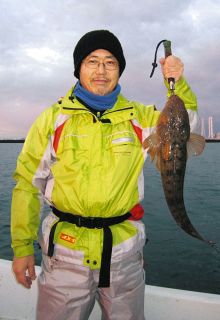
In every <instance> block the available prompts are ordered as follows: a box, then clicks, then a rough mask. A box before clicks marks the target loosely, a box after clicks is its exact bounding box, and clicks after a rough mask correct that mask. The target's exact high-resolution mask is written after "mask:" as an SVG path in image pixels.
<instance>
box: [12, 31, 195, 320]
mask: <svg viewBox="0 0 220 320" xmlns="http://www.w3.org/2000/svg"><path fill="white" fill-rule="evenodd" d="M73 56H74V65H75V72H74V75H75V76H76V78H78V79H79V81H78V82H77V83H76V85H75V86H74V87H73V88H71V89H70V91H69V92H68V93H67V95H66V96H65V97H64V98H63V99H61V100H60V101H58V102H57V103H55V104H54V105H53V106H52V107H50V108H48V109H46V110H45V111H44V112H43V113H42V114H41V115H40V116H39V117H38V119H37V120H36V121H35V123H34V124H33V126H32V128H31V129H30V131H29V133H28V136H27V138H26V141H25V144H24V147H23V149H22V152H21V154H20V156H19V158H18V162H17V168H16V172H15V175H14V177H15V179H16V180H17V185H16V187H15V189H14V192H13V199H12V247H13V250H14V261H13V271H14V273H15V276H16V279H17V281H18V282H19V283H21V284H22V285H24V286H25V287H26V288H30V287H31V283H32V280H34V279H35V278H36V276H35V270H34V264H35V262H34V249H33V241H34V240H36V238H37V232H38V228H39V223H40V221H39V220H40V218H39V216H40V214H39V213H40V197H43V198H44V200H46V201H47V202H48V203H49V204H50V206H51V213H50V214H48V215H47V216H46V218H44V219H43V221H42V224H41V228H40V236H39V238H40V240H39V241H40V245H41V248H42V273H41V275H40V276H39V278H38V287H39V298H38V306H37V319H41V320H43V319H47V320H50V319H56V320H59V319H60V320H61V319H62V320H63V319H65V320H67V319H74V320H77V319H83V320H85V319H88V318H89V315H90V313H91V311H92V309H93V306H94V302H95V298H97V300H98V302H99V304H100V306H101V309H102V314H103V319H111V320H113V319H121V320H123V319H126V320H128V319H135V320H143V319H144V288H145V281H144V271H143V262H142V260H143V259H142V250H143V246H144V244H145V230H144V225H143V223H142V222H141V218H142V217H143V214H144V212H143V208H142V207H141V205H140V201H141V200H142V199H143V196H144V193H143V173H142V169H143V165H144V161H145V158H146V151H145V150H143V147H142V142H143V140H144V139H145V138H146V137H147V136H148V135H149V134H150V133H151V132H152V130H153V128H154V127H155V125H156V123H157V119H158V117H159V114H160V112H159V111H156V110H155V108H154V106H152V105H150V106H144V105H143V104H141V103H138V102H133V101H128V100H127V99H126V98H124V97H123V96H122V95H121V93H120V91H121V87H120V85H119V84H118V81H119V78H120V76H121V74H122V73H123V71H124V69H125V65H126V61H125V58H124V54H123V50H122V47H121V44H120V42H119V40H118V39H117V38H116V37H115V36H114V35H113V34H112V33H111V32H109V31H107V30H97V31H92V32H89V33H87V34H85V35H84V36H83V37H82V38H81V39H80V40H79V42H78V43H77V45H76V47H75V50H74V55H73ZM160 62H161V66H162V71H163V75H164V77H165V79H168V78H169V77H173V78H175V80H176V94H177V95H179V96H180V97H181V98H182V99H183V101H184V102H185V105H186V108H187V109H188V111H189V113H190V119H191V123H192V130H194V128H195V126H196V123H197V106H196V98H195V96H194V94H193V93H192V91H191V90H190V88H189V86H188V84H187V83H186V81H185V80H184V78H183V77H182V73H183V64H182V62H181V61H180V59H178V58H177V57H174V56H170V57H169V58H167V59H166V60H165V59H161V61H160ZM165 82H166V81H165ZM166 84H167V82H166ZM169 94H170V92H169V89H168V95H169ZM26 272H27V274H26Z"/></svg>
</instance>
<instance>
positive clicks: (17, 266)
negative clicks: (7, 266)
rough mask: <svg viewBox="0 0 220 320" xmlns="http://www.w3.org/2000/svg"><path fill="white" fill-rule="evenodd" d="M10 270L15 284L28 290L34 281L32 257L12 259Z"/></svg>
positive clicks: (33, 260)
mask: <svg viewBox="0 0 220 320" xmlns="http://www.w3.org/2000/svg"><path fill="white" fill-rule="evenodd" d="M12 270H13V272H14V274H15V277H16V280H17V282H18V283H20V284H22V285H23V286H24V287H25V288H28V289H30V287H31V285H32V280H35V279H36V273H35V259H34V255H31V256H26V257H21V258H16V257H14V259H13V263H12Z"/></svg>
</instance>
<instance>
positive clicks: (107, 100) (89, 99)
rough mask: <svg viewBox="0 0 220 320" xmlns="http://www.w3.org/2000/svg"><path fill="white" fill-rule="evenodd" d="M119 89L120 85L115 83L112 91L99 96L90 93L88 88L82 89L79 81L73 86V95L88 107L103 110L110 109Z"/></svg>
mask: <svg viewBox="0 0 220 320" xmlns="http://www.w3.org/2000/svg"><path fill="white" fill-rule="evenodd" d="M120 91H121V86H120V85H119V84H117V86H116V88H115V90H114V91H112V92H111V93H109V94H107V95H105V96H99V95H97V94H94V93H91V92H89V91H88V90H86V89H84V88H83V87H82V86H81V85H80V83H79V81H78V82H77V84H76V86H75V88H74V91H73V93H74V95H75V96H76V97H78V98H79V99H81V100H82V101H83V102H85V103H86V104H87V105H88V106H89V107H91V108H92V109H95V110H98V111H104V110H107V109H111V108H112V107H113V106H114V104H115V102H116V100H117V97H118V95H119V93H120Z"/></svg>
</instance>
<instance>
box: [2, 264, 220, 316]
mask: <svg viewBox="0 0 220 320" xmlns="http://www.w3.org/2000/svg"><path fill="white" fill-rule="evenodd" d="M39 272H40V267H37V273H38V274H39ZM36 300H37V285H36V281H34V283H33V285H32V288H31V289H30V290H28V289H25V288H23V287H22V286H21V285H18V284H17V283H16V281H15V279H14V277H13V274H12V271H11V261H7V260H2V259H0V319H1V320H8V319H11V320H12V319H13V320H24V319H25V320H33V319H35V316H34V315H35V309H36ZM145 318H146V320H219V319H220V295H215V294H209V293H201V292H193V291H185V290H177V289H169V288H162V287H156V286H148V285H146V290H145ZM99 319H101V312H100V309H99V306H98V304H96V305H95V308H94V310H93V312H92V314H91V316H90V318H89V320H99Z"/></svg>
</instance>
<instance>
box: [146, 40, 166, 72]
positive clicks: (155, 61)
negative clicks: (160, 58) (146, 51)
mask: <svg viewBox="0 0 220 320" xmlns="http://www.w3.org/2000/svg"><path fill="white" fill-rule="evenodd" d="M165 41H167V40H161V41H160V42H159V43H158V45H157V47H156V50H155V54H154V62H153V63H152V66H153V69H152V71H151V74H150V78H152V76H153V74H154V70H155V69H156V67H157V66H158V64H157V51H158V49H159V46H160V45H161V43H163V42H165Z"/></svg>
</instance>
